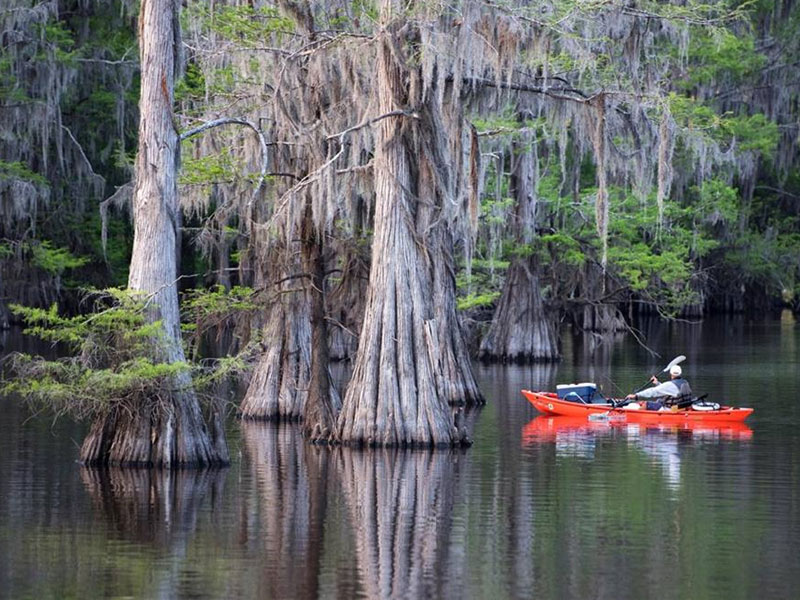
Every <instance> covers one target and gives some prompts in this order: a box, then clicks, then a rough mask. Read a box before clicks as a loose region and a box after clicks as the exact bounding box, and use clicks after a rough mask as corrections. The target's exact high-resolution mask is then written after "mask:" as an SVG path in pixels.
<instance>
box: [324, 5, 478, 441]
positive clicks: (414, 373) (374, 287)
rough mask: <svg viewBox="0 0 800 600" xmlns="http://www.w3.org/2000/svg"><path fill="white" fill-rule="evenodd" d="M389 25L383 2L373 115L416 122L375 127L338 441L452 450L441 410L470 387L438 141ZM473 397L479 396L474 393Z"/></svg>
mask: <svg viewBox="0 0 800 600" xmlns="http://www.w3.org/2000/svg"><path fill="white" fill-rule="evenodd" d="M393 17H394V14H393V3H392V2H391V1H390V0H386V1H385V2H384V5H383V7H382V18H383V21H384V23H385V24H386V26H385V28H384V32H383V34H382V35H381V39H380V41H379V49H378V67H377V88H376V89H377V96H378V98H377V100H378V101H377V105H378V112H379V114H387V113H391V112H394V111H398V110H405V109H410V110H409V112H413V113H414V114H415V115H419V116H416V117H411V116H404V115H401V116H392V117H387V118H385V119H382V120H381V121H380V122H379V123H378V125H377V132H376V134H377V135H376V150H375V161H374V173H375V191H376V209H375V233H374V237H373V246H372V261H371V270H370V279H369V287H368V292H367V303H366V310H365V317H364V323H363V326H362V329H361V336H360V339H359V346H358V354H357V356H356V361H355V366H354V371H353V376H352V378H351V381H350V384H349V386H348V389H347V393H346V396H345V400H344V406H343V408H342V412H341V414H340V418H339V423H338V427H339V438H340V440H341V441H342V442H343V443H346V444H359V445H360V444H367V445H379V446H391V445H404V446H430V445H453V444H458V443H461V442H464V441H466V440H465V439H464V437H463V432H459V430H458V429H457V428H456V426H455V423H454V416H453V411H452V409H451V407H450V406H449V403H450V402H454V401H455V402H461V403H463V402H465V401H466V398H463V397H462V398H456V396H457V395H459V394H460V393H462V390H465V389H467V387H468V386H465V385H464V384H463V381H459V380H458V379H457V377H459V376H461V377H462V379H463V375H464V373H468V374H469V379H470V380H471V381H472V384H473V385H474V379H473V378H472V372H471V366H470V365H469V362H468V361H467V362H466V364H465V363H464V362H462V361H463V360H464V358H463V356H462V354H461V349H460V348H459V347H458V346H455V345H454V343H453V340H454V338H458V337H459V336H460V335H461V332H460V329H459V327H458V322H457V320H456V317H455V290H454V277H453V275H452V272H451V269H452V262H451V255H452V252H451V251H450V252H448V243H449V244H450V245H452V240H451V238H450V237H449V235H447V224H446V221H445V219H444V218H443V215H441V212H440V211H441V199H439V198H437V196H436V195H435V194H433V195H432V194H431V193H430V192H431V189H433V182H434V181H435V178H436V176H437V175H440V173H434V169H435V167H432V165H431V164H430V161H432V160H433V159H432V158H431V157H430V156H426V155H425V150H424V148H423V144H424V141H422V140H424V138H425V136H428V135H437V134H438V135H441V134H440V133H438V132H437V131H436V130H435V128H433V127H431V125H432V124H433V122H434V121H435V119H434V118H433V116H432V115H431V113H430V111H431V110H434V108H432V107H431V105H430V102H429V103H428V104H425V105H423V103H422V101H421V98H420V97H410V94H417V95H418V96H419V95H420V94H421V92H420V89H421V86H420V85H418V83H419V82H418V81H416V84H415V85H412V84H410V83H409V79H415V80H417V79H418V74H415V73H414V69H412V70H408V69H407V67H406V64H405V61H404V60H403V57H402V56H401V52H402V51H401V50H400V49H399V47H398V44H399V42H400V40H399V39H392V38H393V37H394V36H397V24H396V23H390V22H391V19H392V18H393ZM396 42H397V43H396ZM420 121H422V123H420ZM450 287H452V288H453V289H450ZM437 302H438V303H440V305H439V306H437ZM448 304H449V305H448ZM461 344H462V345H463V341H462V343H461ZM455 371H457V373H456V372H455ZM451 386H452V388H454V389H450V388H451ZM472 393H474V394H476V395H478V397H480V395H479V392H478V391H477V386H474V391H473V392H472Z"/></svg>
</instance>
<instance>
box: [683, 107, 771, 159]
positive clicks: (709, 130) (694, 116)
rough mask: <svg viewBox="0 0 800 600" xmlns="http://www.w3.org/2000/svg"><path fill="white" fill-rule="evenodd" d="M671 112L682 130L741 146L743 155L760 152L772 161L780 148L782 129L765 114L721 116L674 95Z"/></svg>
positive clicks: (708, 108) (724, 143)
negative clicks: (777, 148) (744, 153)
mask: <svg viewBox="0 0 800 600" xmlns="http://www.w3.org/2000/svg"><path fill="white" fill-rule="evenodd" d="M668 100H669V109H670V112H671V113H672V116H673V118H674V119H675V122H676V123H677V124H678V126H680V127H683V128H685V129H687V130H690V131H694V132H697V133H700V134H702V135H703V136H706V137H708V138H709V139H710V140H713V141H715V142H717V143H720V144H723V145H729V144H732V143H734V142H735V143H736V144H737V149H738V150H739V151H740V152H742V151H751V152H757V153H760V154H761V155H763V156H764V157H765V158H771V157H772V155H773V153H774V152H775V148H776V147H777V144H778V139H779V135H780V134H779V131H778V125H777V124H776V123H775V122H773V121H770V120H769V119H767V117H765V116H764V115H763V114H760V113H757V114H754V115H731V114H729V113H726V114H718V113H717V112H715V111H714V109H713V108H711V107H710V106H708V105H706V104H703V103H701V102H698V101H696V100H694V99H692V98H688V97H685V96H678V95H677V94H674V93H673V94H671V95H670V96H669V99H668Z"/></svg>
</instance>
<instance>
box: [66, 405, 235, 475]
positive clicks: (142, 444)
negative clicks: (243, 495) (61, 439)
mask: <svg viewBox="0 0 800 600" xmlns="http://www.w3.org/2000/svg"><path fill="white" fill-rule="evenodd" d="M171 396H172V397H171V398H170V399H169V401H166V402H165V401H164V400H161V401H160V402H159V404H157V405H155V406H152V407H151V408H150V407H148V406H147V404H145V403H141V404H139V406H137V407H133V406H121V405H118V406H115V407H114V408H112V409H111V410H110V411H109V412H108V413H106V414H103V415H101V416H98V417H97V418H96V419H95V421H94V423H93V424H92V427H91V429H90V430H89V433H88V435H87V436H86V439H84V441H83V445H82V446H81V454H80V462H81V463H82V464H83V465H85V466H88V467H102V466H120V467H158V468H200V467H213V466H227V465H229V464H230V457H229V455H228V449H227V445H226V443H225V437H224V431H223V428H222V423H221V419H220V417H219V415H218V414H216V415H214V417H213V419H212V424H211V425H212V426H211V429H212V431H211V432H209V431H208V429H209V428H208V427H207V426H206V423H205V421H204V420H203V417H202V414H201V411H200V407H199V405H198V403H197V399H196V398H195V397H194V394H192V393H190V392H173V394H172V395H171ZM149 404H152V403H149Z"/></svg>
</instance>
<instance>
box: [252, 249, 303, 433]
mask: <svg viewBox="0 0 800 600" xmlns="http://www.w3.org/2000/svg"><path fill="white" fill-rule="evenodd" d="M292 246H295V244H292ZM299 251H300V248H299V247H294V248H293V251H292V252H289V251H285V252H282V251H280V250H279V251H277V254H275V255H277V256H289V255H291V256H293V257H294V258H290V259H288V260H289V261H290V262H289V265H288V266H287V268H286V269H285V270H282V271H279V273H280V275H281V283H280V284H279V285H278V297H277V300H276V302H275V303H274V305H273V306H272V308H271V310H270V311H269V314H268V315H267V323H266V325H265V327H264V344H265V346H266V349H265V351H264V353H263V354H262V355H261V358H260V359H259V361H258V363H257V364H256V367H255V370H254V372H253V375H252V378H251V379H250V385H249V386H248V387H247V393H246V394H245V397H244V400H243V401H242V405H241V413H242V417H243V418H245V419H260V420H290V421H297V420H300V419H301V418H302V416H303V407H304V406H305V402H306V397H307V395H308V389H309V382H310V378H311V324H310V307H309V304H308V298H307V297H306V294H305V290H304V288H303V283H302V282H301V280H300V279H299V278H298V277H296V276H297V275H298V274H299V273H300V272H301V264H300V261H299V260H297V258H296V255H297V254H299ZM257 262H259V263H261V262H263V260H260V259H259V260H258V261H257Z"/></svg>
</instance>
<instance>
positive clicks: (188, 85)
mask: <svg viewBox="0 0 800 600" xmlns="http://www.w3.org/2000/svg"><path fill="white" fill-rule="evenodd" d="M205 93H206V78H205V75H203V71H202V69H201V68H200V66H199V65H198V64H197V63H194V62H190V63H189V64H188V65H187V66H186V72H185V73H184V75H183V77H181V79H180V80H179V81H178V82H177V83H176V84H175V100H176V101H181V100H188V99H194V100H200V99H202V98H203V97H204V96H205Z"/></svg>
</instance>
